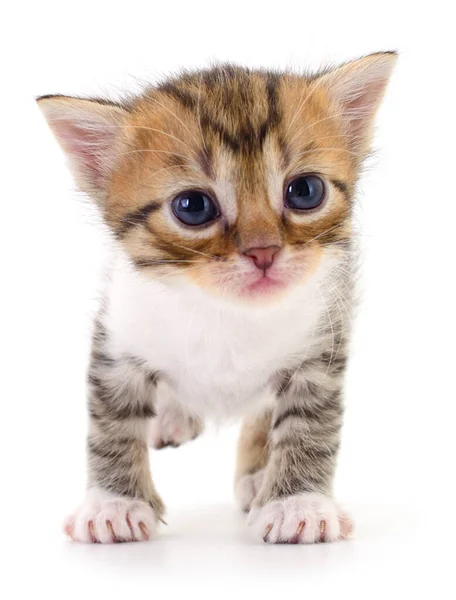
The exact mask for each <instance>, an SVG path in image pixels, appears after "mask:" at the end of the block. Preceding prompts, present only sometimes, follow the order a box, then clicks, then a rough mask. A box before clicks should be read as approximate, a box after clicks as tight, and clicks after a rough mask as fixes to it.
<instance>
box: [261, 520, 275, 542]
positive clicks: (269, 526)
mask: <svg viewBox="0 0 456 600" xmlns="http://www.w3.org/2000/svg"><path fill="white" fill-rule="evenodd" d="M273 527H274V525H273V524H272V523H269V525H268V526H267V527H266V531H265V533H264V536H263V541H264V542H267V541H268V536H269V534H270V533H271V530H272V528H273Z"/></svg>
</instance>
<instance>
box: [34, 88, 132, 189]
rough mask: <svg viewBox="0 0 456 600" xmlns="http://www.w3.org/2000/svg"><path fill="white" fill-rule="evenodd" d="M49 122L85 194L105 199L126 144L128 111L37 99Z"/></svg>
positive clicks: (72, 100) (98, 103) (71, 100)
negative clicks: (110, 179)
mask: <svg viewBox="0 0 456 600" xmlns="http://www.w3.org/2000/svg"><path fill="white" fill-rule="evenodd" d="M37 102H38V106H39V107H40V109H41V110H42V112H43V114H44V116H45V117H46V120H47V122H48V124H49V127H50V128H51V130H52V132H53V133H54V135H55V137H56V138H57V140H58V142H59V144H60V146H61V147H62V148H63V150H64V152H65V153H66V155H67V157H68V160H69V167H70V169H71V171H72V174H73V177H74V179H75V181H76V183H77V185H78V187H79V189H80V190H81V191H83V192H86V193H88V194H90V195H92V196H94V197H95V198H100V197H103V193H104V190H105V185H106V183H107V181H108V179H109V177H110V174H111V173H112V171H113V169H114V167H115V165H116V163H117V160H118V157H119V153H120V151H121V148H122V146H123V144H124V143H125V141H126V139H125V137H126V136H125V133H124V127H123V126H124V124H125V123H126V120H127V117H128V114H129V113H128V110H127V109H125V108H123V107H121V106H119V105H116V104H111V103H108V102H103V101H97V100H82V99H79V98H70V97H67V96H43V97H41V98H38V99H37Z"/></svg>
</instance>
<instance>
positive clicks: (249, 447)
mask: <svg viewBox="0 0 456 600" xmlns="http://www.w3.org/2000/svg"><path fill="white" fill-rule="evenodd" d="M271 418H272V409H267V410H264V411H262V412H261V413H256V414H255V415H250V416H249V417H247V418H246V419H245V420H244V421H243V423H242V427H241V433H240V435H239V440H238V447H237V465H236V476H235V484H234V493H235V496H236V500H237V502H238V504H239V506H240V508H242V510H244V511H245V512H248V511H249V510H250V507H251V505H252V503H253V500H254V499H255V496H256V495H257V493H258V491H259V489H260V487H261V484H262V482H263V474H264V469H265V466H266V464H267V462H268V459H269V454H270V451H269V432H270V430H271Z"/></svg>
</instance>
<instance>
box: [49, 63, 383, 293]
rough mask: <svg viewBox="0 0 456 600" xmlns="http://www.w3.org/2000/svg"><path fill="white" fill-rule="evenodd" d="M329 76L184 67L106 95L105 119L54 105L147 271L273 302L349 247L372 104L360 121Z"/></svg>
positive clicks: (95, 191) (87, 182) (94, 187)
mask: <svg viewBox="0 0 456 600" xmlns="http://www.w3.org/2000/svg"><path fill="white" fill-rule="evenodd" d="M374 56H375V55H374ZM377 56H381V57H384V60H385V57H391V55H377ZM364 60H366V59H364ZM344 68H345V69H347V67H344ZM344 68H343V69H344ZM331 77H332V78H333V79H334V76H333V74H332V73H330V74H327V75H323V76H321V77H318V78H304V77H298V76H292V75H277V74H269V73H266V72H251V71H247V70H244V69H238V68H231V67H225V68H220V69H215V70H212V71H207V72H201V73H196V74H193V75H185V76H183V77H181V78H179V79H175V80H172V81H170V82H168V83H166V84H164V85H162V86H160V87H158V88H155V89H152V90H150V91H149V92H147V93H146V94H145V95H144V96H142V97H141V98H139V99H138V100H136V101H135V102H133V103H131V104H130V105H129V106H122V107H119V106H113V105H100V104H97V112H96V115H95V116H96V119H95V120H97V122H99V121H100V119H102V121H103V123H102V125H101V126H100V125H98V127H97V126H96V125H93V119H94V117H93V116H92V121H91V123H90V124H89V125H88V123H87V121H88V117H86V122H85V123H84V124H83V125H81V124H80V122H79V123H78V125H77V126H75V125H74V123H75V120H76V117H75V114H76V113H75V111H74V106H73V113H72V115H71V117H68V116H65V114H64V113H65V110H66V112H67V113H68V103H71V102H73V103H74V102H79V103H80V102H84V104H85V108H87V106H88V105H89V104H91V103H90V102H87V101H74V100H70V99H66V98H54V99H50V100H49V99H47V100H46V102H48V103H49V102H53V103H54V107H53V108H54V113H53V115H54V116H52V115H51V117H50V119H49V120H50V122H51V124H52V123H54V127H55V129H56V130H57V131H58V132H59V126H60V132H61V131H63V130H65V135H59V133H57V135H58V137H59V139H60V141H61V142H62V145H63V146H64V147H65V149H66V150H67V151H68V152H69V154H70V156H71V157H72V158H73V163H74V161H75V156H76V165H75V171H76V175H77V177H78V180H79V184H80V187H81V188H82V189H86V190H87V191H89V192H91V193H92V195H94V196H95V197H96V198H97V199H98V200H99V201H100V203H101V207H102V211H103V214H104V216H105V219H106V221H107V222H108V224H109V225H110V227H111V228H112V230H113V231H114V233H115V234H116V236H117V238H118V239H120V240H121V242H122V243H123V245H124V246H125V248H126V249H127V251H128V253H129V254H130V256H131V258H132V260H133V261H134V263H135V264H136V266H137V267H138V269H141V271H143V272H144V274H145V275H147V276H150V277H159V278H160V279H161V280H163V281H168V282H169V283H170V284H172V285H179V284H182V282H190V283H191V284H192V285H196V286H198V287H199V288H201V289H203V290H205V291H206V292H207V293H208V294H210V295H216V296H223V297H228V298H232V299H236V300H241V301H243V302H246V301H247V302H255V303H258V302H265V301H268V302H270V301H273V300H275V299H279V298H281V297H282V296H283V295H284V294H286V292H287V291H289V290H291V289H292V288H293V287H295V286H297V285H302V284H305V282H306V281H307V280H308V278H309V277H310V276H311V275H312V274H313V273H314V272H315V271H316V270H317V269H319V268H322V265H323V264H324V263H325V261H326V262H328V260H334V259H337V258H342V257H343V255H344V253H345V252H346V251H347V246H348V242H349V239H350V214H351V197H352V192H353V188H354V184H355V181H356V177H357V172H358V168H359V164H360V162H361V160H362V158H363V157H364V156H365V153H366V149H367V126H366V123H364V129H363V123H362V119H364V120H366V119H365V116H364V114H363V113H362V110H365V109H366V107H365V106H357V105H354V104H356V103H359V98H360V94H359V93H358V94H357V95H356V94H352V96H350V103H351V105H350V107H349V109H347V110H351V111H352V114H356V119H355V118H354V117H353V116H350V118H349V119H348V118H347V111H345V112H344V110H342V108H343V105H342V103H341V101H340V100H338V99H337V97H336V95H335V93H334V92H333V91H332V87H331V85H330V78H331ZM336 83H337V78H336ZM336 83H333V87H334V86H335V85H336ZM339 86H340V83H339ZM383 87H384V84H383ZM383 87H382V88H381V89H383ZM377 95H378V94H377ZM56 106H57V108H58V109H59V111H60V112H58V115H59V116H57V117H55V114H56ZM84 110H85V109H84ZM109 111H111V114H108V113H109ZM353 111H358V113H355V112H353ZM76 112H78V111H76ZM78 114H81V108H79V112H78ZM358 115H362V119H361V117H358ZM48 116H49V115H48ZM55 123H57V126H56V125H55ZM68 123H70V125H71V128H70V133H68ZM82 129H84V136H81V133H80V132H81V130H82ZM100 130H101V131H102V136H101V138H100V135H99V133H98V131H100ZM364 134H366V136H364ZM75 137H76V138H77V143H76V144H74V140H75ZM69 146H71V148H69ZM81 157H82V166H81ZM78 159H79V160H78Z"/></svg>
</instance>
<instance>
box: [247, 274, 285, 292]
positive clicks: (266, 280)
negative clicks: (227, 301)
mask: <svg viewBox="0 0 456 600" xmlns="http://www.w3.org/2000/svg"><path fill="white" fill-rule="evenodd" d="M285 285H286V284H285V282H284V281H280V280H278V279H274V278H273V277H271V276H270V275H268V274H264V275H262V276H261V277H259V278H258V279H256V280H255V281H254V282H253V283H249V284H248V285H247V286H246V287H245V288H244V291H245V293H246V295H248V296H253V295H260V294H271V293H274V292H277V291H278V290H280V289H283V288H284V287H285Z"/></svg>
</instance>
